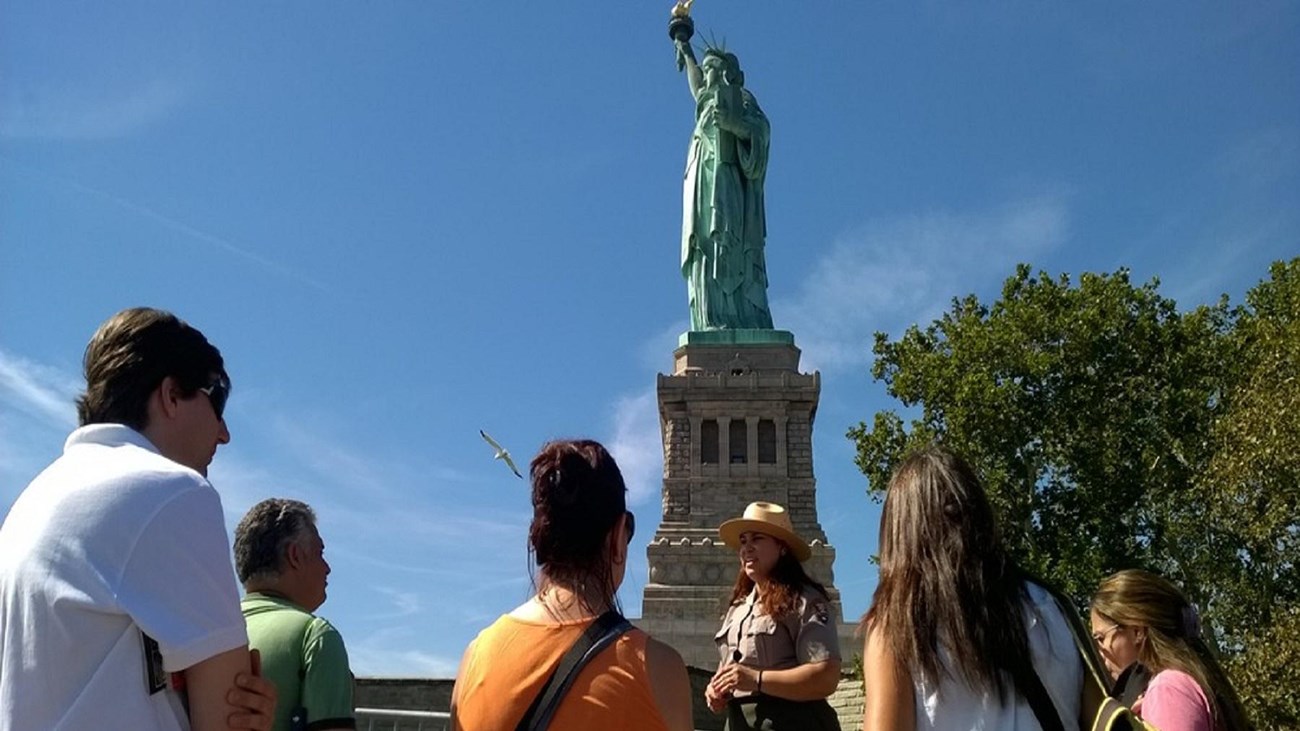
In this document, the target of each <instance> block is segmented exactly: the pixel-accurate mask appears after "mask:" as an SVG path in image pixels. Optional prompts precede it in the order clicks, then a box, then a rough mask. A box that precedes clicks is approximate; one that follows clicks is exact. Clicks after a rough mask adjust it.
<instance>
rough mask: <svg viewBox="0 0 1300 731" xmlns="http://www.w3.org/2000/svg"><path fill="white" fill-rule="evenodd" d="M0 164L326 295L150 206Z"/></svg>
mask: <svg viewBox="0 0 1300 731" xmlns="http://www.w3.org/2000/svg"><path fill="white" fill-rule="evenodd" d="M0 162H3V163H4V166H3V168H0V169H3V170H5V171H7V172H10V173H18V174H20V175H23V176H26V177H28V178H32V179H37V180H41V181H44V182H45V183H46V184H49V185H54V186H60V187H63V188H67V189H70V190H73V191H76V192H78V193H81V194H83V195H86V196H89V197H91V198H95V199H97V200H100V201H103V202H106V203H109V204H111V205H113V206H115V207H117V208H119V209H122V210H125V211H127V212H129V213H132V214H134V215H137V216H139V217H141V218H144V219H146V220H148V221H150V222H152V223H154V224H157V225H159V226H162V227H163V228H166V229H168V230H170V231H174V232H176V233H179V234H181V235H182V236H184V237H185V238H187V239H190V240H192V241H197V242H199V243H202V244H206V245H208V246H210V247H213V248H214V249H216V250H218V251H220V252H223V253H226V254H229V255H231V256H233V257H235V258H238V259H242V260H244V261H245V262H247V263H250V264H253V265H254V266H256V267H258V268H260V269H263V270H265V271H268V272H271V273H274V274H278V275H280V276H283V277H287V278H289V279H293V280H296V281H298V282H301V283H303V284H306V285H307V286H309V287H312V288H314V289H317V290H320V291H322V292H328V291H329V290H328V288H327V287H326V286H325V285H324V284H323V283H321V282H320V281H318V280H316V279H313V278H312V277H309V276H307V275H306V274H304V273H303V272H301V271H299V270H297V269H294V268H292V267H288V266H285V265H284V264H281V263H279V262H276V261H272V260H271V259H268V258H266V257H264V256H262V255H261V254H258V253H256V252H254V251H252V250H251V249H249V248H247V247H244V246H240V245H238V244H235V243H234V242H232V241H231V240H229V239H227V238H223V237H221V236H217V235H214V234H210V233H208V232H206V231H202V230H199V229H197V228H195V227H193V226H191V225H189V224H187V223H185V222H183V221H180V220H178V219H176V218H173V217H171V216H168V215H166V214H163V213H160V212H158V211H156V210H154V209H153V208H150V207H149V206H146V205H143V204H141V203H136V202H135V201H132V200H128V199H126V198H123V197H122V196H119V195H115V194H113V193H110V192H108V191H106V190H100V189H99V188H96V187H93V186H90V185H86V184H84V183H81V182H78V181H76V180H72V179H70V178H66V177H62V176H58V175H52V174H50V173H47V172H44V171H39V170H36V169H34V168H32V167H30V166H28V165H24V164H22V163H20V162H18V161H16V160H14V159H12V158H10V157H8V156H5V155H0Z"/></svg>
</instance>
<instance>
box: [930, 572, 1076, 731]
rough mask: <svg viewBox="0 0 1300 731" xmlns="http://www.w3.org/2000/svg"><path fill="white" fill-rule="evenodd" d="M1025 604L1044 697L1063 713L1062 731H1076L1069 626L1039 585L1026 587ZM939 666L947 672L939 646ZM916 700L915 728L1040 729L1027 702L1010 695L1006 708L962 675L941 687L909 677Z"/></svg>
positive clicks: (993, 694)
mask: <svg viewBox="0 0 1300 731" xmlns="http://www.w3.org/2000/svg"><path fill="white" fill-rule="evenodd" d="M1025 586H1026V589H1027V590H1028V593H1029V602H1028V603H1026V604H1025V606H1024V609H1025V611H1024V617H1025V633H1026V635H1027V638H1028V640H1029V652H1030V654H1031V655H1032V656H1033V663H1034V669H1035V670H1037V671H1038V677H1039V678H1040V679H1042V681H1043V686H1044V687H1046V688H1047V694H1048V695H1049V696H1051V698H1052V703H1053V704H1054V705H1055V706H1056V710H1057V711H1058V712H1059V713H1060V714H1061V720H1062V722H1063V723H1064V725H1065V728H1066V731H1070V729H1077V728H1078V718H1079V702H1080V697H1081V696H1082V694H1083V658H1082V657H1080V655H1079V650H1078V649H1077V648H1076V647H1075V645H1074V637H1073V635H1071V633H1070V625H1069V624H1068V623H1067V620H1066V619H1065V616H1064V615H1062V614H1061V610H1060V608H1059V607H1057V605H1056V601H1055V600H1054V599H1053V598H1052V595H1051V594H1048V593H1047V591H1046V590H1044V589H1043V588H1042V587H1040V586H1038V585H1037V584H1033V583H1026V585H1025ZM939 662H940V664H941V665H942V666H943V667H944V668H945V669H951V667H952V665H951V663H950V660H949V656H948V653H947V651H946V650H945V649H944V648H943V646H942V644H940V647H939ZM913 691H914V693H915V697H916V728H917V730H918V731H922V730H923V729H933V730H934V731H980V730H983V729H988V730H989V731H994V730H995V729H996V730H1001V729H1007V731H1012V730H1020V731H1037V730H1038V729H1041V728H1042V727H1041V726H1039V724H1038V718H1037V717H1036V716H1034V711H1033V709H1032V708H1030V707H1029V703H1028V702H1027V701H1025V699H1023V698H1021V697H1019V696H1018V695H1015V694H1014V693H1012V694H1011V695H1012V696H1014V697H1008V698H1007V703H1006V705H1002V704H1001V703H999V700H998V696H997V693H996V691H991V692H989V691H977V690H974V689H972V688H971V687H970V686H968V685H966V683H964V682H963V681H962V680H961V678H960V676H956V675H955V674H949V675H946V676H945V677H944V680H943V685H942V686H941V687H936V686H935V684H934V683H933V682H930V681H928V680H926V679H925V678H921V677H919V675H918V676H916V677H914V678H913Z"/></svg>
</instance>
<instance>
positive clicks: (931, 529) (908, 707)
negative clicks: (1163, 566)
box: [863, 446, 1084, 731]
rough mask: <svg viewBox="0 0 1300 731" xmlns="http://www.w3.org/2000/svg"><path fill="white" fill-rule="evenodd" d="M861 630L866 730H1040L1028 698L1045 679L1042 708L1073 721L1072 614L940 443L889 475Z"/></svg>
mask: <svg viewBox="0 0 1300 731" xmlns="http://www.w3.org/2000/svg"><path fill="white" fill-rule="evenodd" d="M863 629H864V631H865V634H866V636H867V639H866V646H865V648H864V650H863V657H864V662H863V675H864V678H863V680H864V683H865V685H866V689H867V693H866V713H865V716H864V720H863V728H864V729H866V730H867V731H875V730H877V729H890V730H891V731H893V730H894V729H946V730H948V729H951V730H957V729H963V730H964V729H1039V728H1041V727H1042V726H1043V724H1040V723H1039V721H1038V716H1037V714H1036V713H1035V711H1034V708H1033V705H1034V704H1032V703H1031V702H1030V701H1029V700H1028V699H1029V698H1030V697H1031V696H1037V697H1038V698H1040V699H1041V698H1043V697H1044V695H1043V694H1042V693H1041V692H1040V691H1043V690H1045V696H1046V699H1047V700H1048V701H1050V704H1051V706H1052V707H1053V708H1051V709H1047V712H1049V713H1050V712H1052V711H1055V713H1056V714H1057V715H1059V717H1060V719H1061V722H1062V723H1063V725H1064V726H1065V727H1066V728H1073V727H1075V724H1076V723H1077V721H1078V718H1079V706H1080V702H1081V697H1082V691H1083V679H1084V675H1083V673H1084V668H1083V660H1082V658H1081V656H1080V655H1079V651H1078V649H1077V648H1076V646H1075V643H1074V638H1073V636H1072V635H1071V631H1070V626H1069V624H1068V619H1067V617H1066V616H1065V614H1064V613H1063V610H1062V609H1061V607H1060V606H1058V605H1057V603H1056V601H1055V599H1054V598H1053V597H1052V595H1051V594H1050V593H1049V592H1048V591H1047V590H1045V589H1044V588H1043V587H1041V586H1039V585H1038V584H1036V583H1034V582H1033V581H1030V580H1029V579H1028V578H1027V577H1026V575H1025V574H1024V573H1023V572H1022V571H1021V570H1020V568H1019V567H1018V566H1017V565H1016V563H1015V562H1014V561H1013V560H1012V559H1011V557H1010V556H1009V555H1008V554H1007V551H1006V548H1005V547H1004V545H1003V543H1002V540H1001V538H1000V536H999V534H998V530H997V525H996V523H995V521H994V517H993V509H992V507H991V506H990V505H989V501H988V497H987V496H986V495H985V493H984V488H983V487H982V486H981V485H980V481H979V479H978V478H977V477H976V476H975V472H974V470H972V469H971V467H970V465H968V464H967V463H966V462H965V461H964V460H962V459H961V458H960V457H958V456H957V455H956V454H954V453H953V452H951V451H949V450H947V449H944V448H942V447H938V446H931V447H928V448H925V449H923V450H920V451H918V452H915V453H913V454H912V455H911V456H909V457H908V458H907V459H906V460H904V462H903V463H902V465H900V466H899V468H898V470H897V471H896V472H895V473H894V477H893V479H892V480H891V481H890V483H889V488H888V490H887V491H886V496H885V507H884V512H883V515H882V516H881V520H880V580H879V584H878V585H877V587H876V593H875V596H874V597H873V600H872V605H871V608H870V609H869V610H868V611H867V614H866V616H865V617H864V618H863ZM1035 688H1037V689H1039V690H1037V691H1036V690H1035ZM1043 707H1045V703H1040V708H1043Z"/></svg>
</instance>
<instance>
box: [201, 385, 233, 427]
mask: <svg viewBox="0 0 1300 731" xmlns="http://www.w3.org/2000/svg"><path fill="white" fill-rule="evenodd" d="M199 392H200V393H202V394H203V395H204V396H207V397H208V401H210V402H212V413H214V414H216V415H217V418H218V419H221V418H224V417H223V416H222V414H223V413H225V411H226V400H227V399H229V398H230V379H229V378H226V377H225V376H217V377H216V378H215V379H213V381H212V383H209V384H208V385H206V386H204V387H202V388H200V389H199Z"/></svg>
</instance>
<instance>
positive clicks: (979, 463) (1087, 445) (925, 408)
mask: <svg viewBox="0 0 1300 731" xmlns="http://www.w3.org/2000/svg"><path fill="white" fill-rule="evenodd" d="M1229 322H1230V313H1229V311H1228V309H1227V305H1226V303H1222V302H1221V303H1219V304H1218V305H1216V306H1214V307H1201V308H1198V309H1197V310H1195V311H1192V312H1189V313H1180V312H1179V311H1178V309H1177V307H1176V306H1175V303H1174V302H1173V301H1172V300H1169V299H1167V298H1164V297H1162V296H1160V294H1159V293H1158V292H1157V283H1156V282H1155V281H1152V282H1150V283H1148V284H1145V285H1142V286H1134V285H1132V284H1131V283H1130V282H1129V276H1128V273H1127V272H1126V271H1123V270H1121V271H1119V272H1116V273H1115V274H1108V275H1107V274H1103V275H1095V274H1084V275H1083V276H1082V277H1081V278H1080V281H1079V285H1078V286H1077V287H1076V286H1072V285H1071V283H1070V279H1069V277H1068V276H1064V275H1063V276H1060V277H1057V278H1052V277H1050V276H1048V275H1046V274H1039V275H1037V276H1033V275H1032V274H1031V273H1030V269H1029V267H1028V266H1024V265H1021V266H1020V267H1018V269H1017V271H1016V273H1015V275H1013V276H1012V277H1010V278H1009V279H1008V280H1007V281H1006V283H1005V285H1004V286H1003V289H1002V296H1001V297H1000V298H999V299H998V300H997V301H995V302H994V303H993V304H991V305H987V306H986V305H984V304H982V303H981V302H980V301H979V300H978V299H977V298H975V297H974V296H968V297H966V298H964V299H959V300H954V301H953V303H952V308H951V310H950V311H949V312H947V313H945V314H944V315H943V316H942V317H941V318H940V319H939V320H937V321H935V322H934V323H932V324H930V325H929V326H928V327H926V328H925V329H924V330H922V329H920V328H918V327H915V326H914V327H911V328H909V329H908V330H907V331H906V332H905V333H904V334H903V336H902V337H901V338H900V339H899V340H898V341H897V342H891V341H890V340H889V338H888V337H886V336H885V335H883V334H877V335H876V344H875V353H876V356H877V358H876V362H875V365H874V367H873V371H872V373H873V375H874V376H875V377H876V378H877V379H879V380H883V381H884V382H885V384H886V386H887V387H888V390H889V393H890V394H891V395H892V396H894V397H895V398H897V399H898V400H899V401H901V402H902V403H903V404H904V405H905V406H908V407H917V406H919V407H920V408H921V414H920V416H919V418H916V419H914V420H913V421H912V423H911V425H910V428H907V427H905V426H904V423H903V419H902V418H901V417H900V416H899V415H898V414H897V413H895V412H893V411H885V412H882V413H878V414H876V417H875V421H874V423H873V424H872V425H871V426H870V427H868V426H867V425H865V424H862V425H859V426H858V427H856V428H854V429H852V430H851V431H850V432H849V436H850V437H851V438H853V439H854V440H856V442H857V448H858V457H857V461H858V466H859V467H860V468H861V469H862V470H863V472H864V473H865V474H866V475H867V478H868V481H869V485H870V487H869V491H870V493H871V494H873V495H874V496H876V497H877V498H879V497H881V496H882V495H883V491H884V489H885V487H886V486H887V484H888V480H889V475H890V474H891V472H892V470H893V467H894V465H896V464H897V463H898V462H899V460H900V459H901V457H902V456H903V454H904V453H905V452H907V451H908V450H909V449H910V448H912V447H913V446H916V445H919V444H924V443H927V442H929V441H931V440H933V439H936V438H941V439H943V441H944V442H946V443H947V444H949V445H950V446H952V447H954V448H955V449H957V450H959V451H960V452H961V453H962V454H964V455H965V456H966V457H967V458H968V459H970V460H971V461H972V463H974V464H975V466H976V467H977V468H978V469H979V470H980V473H981V474H982V475H983V477H984V480H985V486H986V488H987V489H988V492H989V497H990V499H991V500H992V501H993V503H994V505H995V507H996V509H997V510H998V511H999V515H1000V518H1001V519H1002V526H1003V529H1004V532H1005V534H1006V538H1007V540H1008V543H1009V544H1010V545H1011V548H1012V550H1013V551H1014V552H1015V553H1016V555H1017V557H1018V558H1019V559H1020V560H1021V561H1022V562H1023V563H1024V564H1025V566H1026V568H1028V569H1030V570H1031V571H1034V572H1036V573H1038V574H1040V575H1043V576H1045V577H1049V578H1050V579H1052V580H1053V581H1054V582H1056V583H1057V584H1058V585H1059V586H1060V587H1061V588H1062V589H1063V590H1065V591H1066V592H1067V593H1069V594H1071V595H1072V596H1074V597H1076V598H1077V599H1080V600H1083V599H1085V598H1086V597H1087V596H1088V595H1089V594H1090V593H1091V591H1092V589H1093V588H1094V587H1095V586H1096V584H1097V580H1098V579H1100V578H1101V577H1102V576H1104V575H1105V574H1106V573H1107V572H1110V571H1112V570H1114V569H1117V568H1119V567H1123V566H1134V565H1147V566H1158V567H1160V568H1168V567H1170V566H1176V565H1177V561H1176V554H1178V553H1180V551H1181V549H1180V547H1179V546H1178V545H1176V544H1175V539H1176V537H1177V536H1176V535H1173V534H1171V530H1170V529H1171V527H1173V526H1175V525H1178V524H1179V523H1180V521H1171V520H1170V515H1171V513H1175V512H1180V511H1182V510H1183V509H1184V507H1183V505H1182V503H1183V502H1184V499H1185V496H1186V494H1187V493H1188V492H1189V491H1190V489H1191V486H1192V478H1193V475H1195V474H1196V472H1197V471H1198V470H1199V469H1201V468H1202V467H1203V466H1204V464H1205V463H1206V461H1207V459H1208V451H1207V446H1208V434H1209V430H1210V425H1211V424H1212V422H1213V419H1214V416H1215V411H1216V408H1217V407H1218V395H1219V394H1220V393H1221V392H1222V390H1223V388H1224V359H1225V356H1226V355H1227V350H1226V348H1225V344H1224V342H1223V338H1222V335H1223V333H1224V331H1225V329H1226V328H1227V326H1228V324H1229ZM1176 532H1177V531H1174V533H1176ZM1171 559H1174V560H1171Z"/></svg>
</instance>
